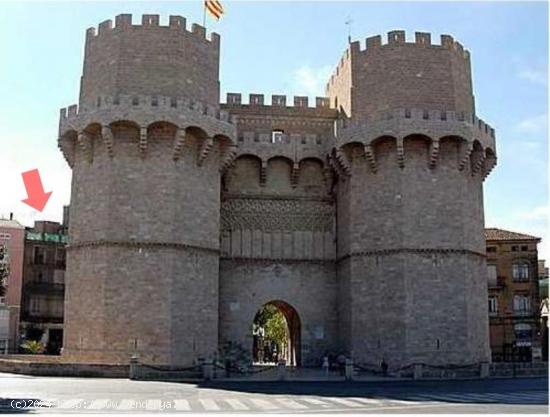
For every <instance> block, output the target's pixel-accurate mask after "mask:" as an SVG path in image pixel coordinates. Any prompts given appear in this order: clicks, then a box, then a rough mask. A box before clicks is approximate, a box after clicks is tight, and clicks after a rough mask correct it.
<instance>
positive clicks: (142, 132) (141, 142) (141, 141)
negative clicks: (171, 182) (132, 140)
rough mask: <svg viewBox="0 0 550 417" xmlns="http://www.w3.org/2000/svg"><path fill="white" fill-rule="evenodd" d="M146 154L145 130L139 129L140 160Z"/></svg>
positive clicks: (143, 128)
mask: <svg viewBox="0 0 550 417" xmlns="http://www.w3.org/2000/svg"><path fill="white" fill-rule="evenodd" d="M146 152H147V128H146V127H142V128H140V129H139V154H140V156H141V157H142V158H145V153H146Z"/></svg>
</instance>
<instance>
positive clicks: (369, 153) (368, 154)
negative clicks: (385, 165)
mask: <svg viewBox="0 0 550 417" xmlns="http://www.w3.org/2000/svg"><path fill="white" fill-rule="evenodd" d="M365 158H367V162H368V164H369V167H370V170H371V172H373V173H376V171H378V165H377V164H376V156H375V155H374V151H373V150H372V146H370V145H365Z"/></svg>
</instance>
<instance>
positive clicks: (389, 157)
mask: <svg viewBox="0 0 550 417" xmlns="http://www.w3.org/2000/svg"><path fill="white" fill-rule="evenodd" d="M370 146H371V149H372V152H373V155H374V157H375V159H376V164H377V166H378V167H384V166H388V164H389V165H390V166H391V167H394V166H395V165H397V138H396V137H395V136H390V135H382V136H378V137H376V138H374V139H373V140H371V141H370Z"/></svg>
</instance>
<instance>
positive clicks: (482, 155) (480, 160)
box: [472, 152, 487, 175]
mask: <svg viewBox="0 0 550 417" xmlns="http://www.w3.org/2000/svg"><path fill="white" fill-rule="evenodd" d="M486 159H487V157H486V156H485V152H481V153H480V155H479V158H478V159H477V161H475V164H474V167H473V168H472V175H475V174H477V173H479V172H481V170H482V168H483V165H484V163H485V160H486Z"/></svg>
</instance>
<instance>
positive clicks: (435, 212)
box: [338, 136, 489, 366]
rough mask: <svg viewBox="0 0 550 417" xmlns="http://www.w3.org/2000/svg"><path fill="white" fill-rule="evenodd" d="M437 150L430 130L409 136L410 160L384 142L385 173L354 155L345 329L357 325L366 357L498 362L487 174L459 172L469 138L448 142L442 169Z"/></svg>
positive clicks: (354, 334) (357, 345)
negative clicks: (487, 253) (492, 330)
mask: <svg viewBox="0 0 550 417" xmlns="http://www.w3.org/2000/svg"><path fill="white" fill-rule="evenodd" d="M429 150H430V145H429V142H428V141H427V140H426V138H425V137H419V136H417V137H411V138H409V139H406V140H405V141H404V144H403V155H404V160H403V161H401V167H400V165H399V160H398V152H397V147H396V142H395V140H392V139H389V138H388V139H386V140H380V141H378V142H377V143H376V144H375V146H374V150H373V151H374V157H375V159H376V164H377V165H376V168H377V169H376V172H373V171H372V169H371V167H370V166H369V164H368V163H367V161H366V159H365V156H364V155H362V154H361V153H354V152H352V151H350V153H349V155H350V167H351V176H350V177H349V179H347V180H346V181H348V182H349V184H348V183H345V184H342V182H340V183H339V187H340V184H341V186H342V187H343V189H344V190H345V192H348V193H349V197H348V198H349V200H348V207H347V209H348V210H349V213H350V214H349V217H347V218H340V217H339V218H338V219H339V222H340V221H344V222H348V223H349V224H346V225H343V226H342V227H344V228H345V229H347V230H349V246H348V247H349V252H348V253H347V254H344V253H343V251H341V250H340V249H339V251H338V255H339V259H341V257H342V256H344V257H345V258H348V257H349V261H348V260H345V261H344V262H342V261H340V263H339V269H340V273H339V278H340V279H341V280H344V282H343V283H341V284H340V288H341V289H342V290H343V291H347V293H346V294H345V295H344V296H343V298H344V299H348V300H349V302H350V306H349V309H348V308H345V309H342V310H343V311H344V312H346V311H347V314H344V315H342V316H341V317H342V320H343V321H344V322H343V323H342V324H341V326H342V327H344V328H345V327H346V326H351V331H350V333H351V336H350V337H349V338H350V339H351V341H350V343H351V346H350V349H351V350H352V351H353V354H354V357H355V358H356V359H357V360H358V361H363V362H365V363H378V362H379V361H380V360H381V359H382V358H385V360H386V361H387V362H388V363H389V364H390V366H400V365H404V364H406V363H411V362H414V361H417V362H425V363H430V364H433V363H475V362H478V361H482V360H488V359H489V356H488V352H489V351H488V346H487V343H486V341H487V340H488V338H487V331H488V326H487V314H486V298H487V284H486V273H485V269H484V268H485V257H484V241H483V213H482V188H481V184H482V176H481V175H480V173H477V174H474V173H473V172H472V168H471V166H470V165H469V164H468V165H467V166H466V167H465V168H464V169H463V170H462V171H460V170H459V168H458V167H459V161H460V160H461V154H460V143H459V142H458V143H457V142H453V140H446V141H442V142H441V143H440V149H439V154H438V160H437V164H436V165H435V167H433V168H430V157H429V155H430V153H429ZM451 202H452V203H451ZM339 212H341V210H339ZM340 228H341V226H340V225H339V229H340ZM456 294H467V295H466V296H465V297H456ZM435 317H437V319H434V318H435ZM348 320H349V321H350V322H348Z"/></svg>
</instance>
